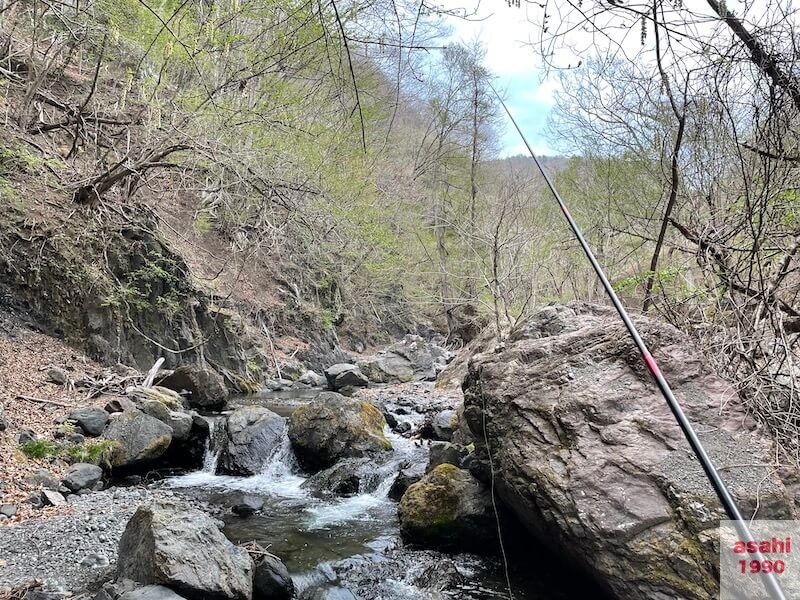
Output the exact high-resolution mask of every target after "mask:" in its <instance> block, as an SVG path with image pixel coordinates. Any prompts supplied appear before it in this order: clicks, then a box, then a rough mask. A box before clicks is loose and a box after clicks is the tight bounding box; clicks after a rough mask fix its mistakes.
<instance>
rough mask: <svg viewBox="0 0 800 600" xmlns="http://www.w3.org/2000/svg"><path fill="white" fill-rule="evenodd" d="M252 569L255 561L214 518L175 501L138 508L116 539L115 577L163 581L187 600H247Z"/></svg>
mask: <svg viewBox="0 0 800 600" xmlns="http://www.w3.org/2000/svg"><path fill="white" fill-rule="evenodd" d="M253 572H254V568H253V560H252V559H251V558H250V556H249V555H248V553H247V552H246V551H245V550H244V549H242V548H240V547H238V546H235V545H234V544H232V543H231V542H230V541H229V540H228V539H227V538H226V537H225V536H224V535H223V534H222V532H221V531H220V529H219V522H218V521H216V520H215V519H212V518H211V517H210V516H208V515H206V514H205V513H203V512H201V511H199V510H197V509H194V508H190V507H187V506H184V505H181V504H178V503H174V502H168V501H159V502H153V503H151V504H148V505H145V506H141V507H139V509H137V511H136V513H134V515H133V516H132V517H131V519H130V521H128V524H127V526H126V527H125V532H124V533H123V534H122V538H121V539H120V543H119V558H118V562H117V574H118V576H119V577H124V578H127V579H131V580H133V581H137V582H139V583H144V584H156V585H164V586H167V587H169V588H170V589H172V590H174V591H175V592H177V593H178V594H180V595H181V596H184V597H185V598H188V599H189V600H250V599H251V598H252V595H253Z"/></svg>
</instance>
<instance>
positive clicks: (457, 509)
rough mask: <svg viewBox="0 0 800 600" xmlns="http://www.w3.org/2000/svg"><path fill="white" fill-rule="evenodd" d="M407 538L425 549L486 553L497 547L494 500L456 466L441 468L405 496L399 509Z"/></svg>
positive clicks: (474, 480)
mask: <svg viewBox="0 0 800 600" xmlns="http://www.w3.org/2000/svg"><path fill="white" fill-rule="evenodd" d="M398 516H399V517H400V531H401V533H402V534H403V537H404V539H406V540H407V541H409V542H413V543H417V544H420V545H423V546H433V547H441V548H454V549H463V548H471V549H476V550H483V551H486V550H487V549H489V548H490V547H492V548H493V547H494V543H493V542H494V539H495V537H496V533H495V519H494V513H493V511H492V499H491V496H490V495H489V492H488V491H487V490H486V488H484V486H483V485H482V484H481V483H480V482H479V481H478V480H477V479H475V478H474V477H473V476H472V475H470V473H469V471H464V470H462V469H459V468H458V467H454V466H453V465H446V464H445V465H439V466H438V467H436V468H435V469H434V470H433V471H431V472H430V473H428V474H427V475H426V476H425V477H423V478H422V479H421V480H420V481H418V482H417V483H414V484H412V485H411V486H410V487H409V488H408V489H407V490H406V492H405V494H403V497H402V498H401V499H400V506H399V507H398Z"/></svg>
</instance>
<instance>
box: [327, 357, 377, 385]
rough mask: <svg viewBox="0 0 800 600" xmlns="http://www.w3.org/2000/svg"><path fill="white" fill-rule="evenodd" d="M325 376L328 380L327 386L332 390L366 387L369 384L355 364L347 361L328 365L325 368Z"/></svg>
mask: <svg viewBox="0 0 800 600" xmlns="http://www.w3.org/2000/svg"><path fill="white" fill-rule="evenodd" d="M325 377H326V379H327V380H328V386H329V387H330V388H331V389H332V390H334V391H338V390H344V389H353V388H358V387H366V386H367V385H368V384H369V381H368V380H367V378H366V377H364V374H363V373H362V372H361V371H359V370H358V367H357V366H356V365H351V364H347V363H339V364H336V365H333V366H330V367H328V368H327V369H325Z"/></svg>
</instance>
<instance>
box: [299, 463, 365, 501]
mask: <svg viewBox="0 0 800 600" xmlns="http://www.w3.org/2000/svg"><path fill="white" fill-rule="evenodd" d="M374 472H375V468H374V464H373V463H372V461H371V460H369V459H368V458H345V459H343V460H340V461H339V462H337V463H336V464H335V465H333V466H332V467H328V468H327V469H324V470H322V471H320V472H319V473H315V474H314V475H312V476H311V477H309V478H308V479H307V480H306V481H305V482H303V485H302V486H301V487H302V488H303V489H307V490H311V492H312V493H314V494H315V495H316V496H319V497H323V498H324V497H330V496H341V497H347V496H355V495H356V494H359V493H367V492H370V491H374V489H375V487H376V483H377V482H374V481H373V482H370V481H369V480H370V479H371V477H370V475H374ZM370 483H373V484H374V485H370Z"/></svg>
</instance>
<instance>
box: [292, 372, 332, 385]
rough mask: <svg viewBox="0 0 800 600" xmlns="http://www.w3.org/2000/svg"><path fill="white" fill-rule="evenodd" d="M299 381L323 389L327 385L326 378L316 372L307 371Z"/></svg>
mask: <svg viewBox="0 0 800 600" xmlns="http://www.w3.org/2000/svg"><path fill="white" fill-rule="evenodd" d="M298 381H299V382H300V383H304V384H306V385H310V386H311V387H322V386H324V385H325V377H323V376H322V375H320V374H319V373H316V372H314V371H306V372H305V373H303V374H302V375H300V379H298Z"/></svg>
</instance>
